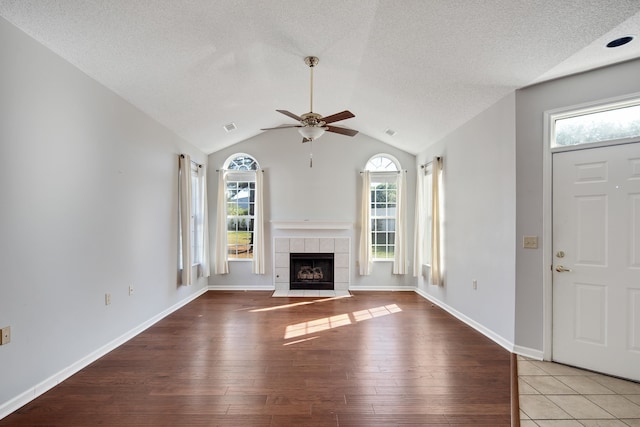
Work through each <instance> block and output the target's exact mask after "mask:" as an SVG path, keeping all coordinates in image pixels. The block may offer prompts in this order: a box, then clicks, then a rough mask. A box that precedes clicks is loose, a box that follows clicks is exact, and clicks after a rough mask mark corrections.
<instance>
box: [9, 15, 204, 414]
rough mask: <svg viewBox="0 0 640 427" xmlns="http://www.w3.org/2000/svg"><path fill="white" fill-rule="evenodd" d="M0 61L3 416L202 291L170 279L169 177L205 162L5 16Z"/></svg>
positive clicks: (173, 213)
mask: <svg viewBox="0 0 640 427" xmlns="http://www.w3.org/2000/svg"><path fill="white" fill-rule="evenodd" d="M0 63H2V72H1V73H0V183H1V185H0V203H1V206H2V207H1V208H0V236H1V237H0V254H1V256H0V271H1V272H2V279H1V285H0V326H3V327H4V326H9V325H10V326H11V329H12V342H11V343H10V344H8V345H5V346H2V347H0V366H2V368H3V369H2V375H1V377H2V380H1V381H0V417H2V416H3V415H6V414H7V410H12V409H16V408H14V407H12V406H11V405H12V404H14V403H20V402H22V403H24V401H23V400H24V398H26V397H29V398H32V397H33V395H34V393H38V392H41V391H43V389H44V388H46V387H48V386H51V385H53V384H55V382H56V381H57V380H59V379H60V378H63V377H64V375H65V372H63V371H64V370H65V369H67V368H70V367H72V365H74V364H76V365H74V367H76V368H77V367H79V366H78V365H77V363H80V364H82V361H83V360H84V361H86V360H88V359H87V358H89V359H90V357H91V354H92V353H93V352H95V351H99V349H101V348H103V346H105V345H108V344H109V343H110V342H112V341H113V340H116V339H117V338H118V337H121V336H123V335H125V334H127V333H129V332H130V331H132V330H134V329H135V328H137V327H139V326H140V325H143V324H144V323H145V322H148V321H149V320H150V319H153V318H154V317H156V316H158V315H160V314H162V313H163V312H165V311H166V310H168V309H170V308H171V307H173V306H175V305H176V304H180V303H182V302H184V301H186V300H188V299H190V298H192V297H193V296H194V295H197V294H198V293H199V292H201V291H202V290H204V289H206V280H200V281H199V282H198V283H196V284H195V285H193V286H190V287H184V286H178V285H177V266H176V265H177V202H176V200H177V178H176V176H177V155H178V154H179V153H181V152H186V153H189V154H191V156H192V158H194V160H196V161H199V162H206V160H207V158H206V156H205V155H204V154H203V153H201V152H199V151H198V150H196V149H195V148H194V147H193V146H191V145H189V144H187V143H185V142H184V141H182V140H180V139H179V138H178V137H176V136H175V135H174V134H173V133H172V132H170V131H168V130H167V129H165V128H163V127H161V126H160V125H158V124H157V123H156V122H154V121H152V120H151V119H150V118H149V117H148V116H146V115H144V114H143V113H141V112H140V111H138V110H136V109H135V108H133V107H132V106H131V105H130V104H128V103H127V102H125V101H124V100H122V99H121V98H119V97H118V96H116V95H115V94H114V93H112V92H110V91H108V90H106V89H105V88H104V87H103V86H101V85H99V84H98V83H96V82H95V81H93V80H92V79H90V78H89V77H87V76H86V75H85V74H83V73H82V72H80V71H79V70H78V69H76V68H74V67H73V66H72V65H70V64H69V63H67V62H65V61H63V60H62V59H60V58H59V57H58V56H56V55H55V54H54V53H52V52H51V51H49V50H48V49H46V48H45V47H43V46H42V45H40V44H38V43H36V42H35V41H33V40H32V39H30V38H29V37H27V36H26V35H25V34H24V33H22V32H20V31H19V30H17V29H16V28H15V27H13V26H12V25H10V24H8V23H7V22H6V21H5V20H3V19H0ZM129 285H132V286H133V287H134V295H133V296H129V295H128V286H129ZM107 292H110V293H111V295H112V304H111V305H110V306H105V293H107ZM68 373H69V371H66V374H68ZM16 399H17V400H16ZM21 399H22V400H21ZM27 400H28V399H27ZM12 402H13V403H12Z"/></svg>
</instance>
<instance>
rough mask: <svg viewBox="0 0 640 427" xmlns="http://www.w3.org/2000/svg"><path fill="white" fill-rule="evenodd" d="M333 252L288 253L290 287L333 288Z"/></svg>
mask: <svg viewBox="0 0 640 427" xmlns="http://www.w3.org/2000/svg"><path fill="white" fill-rule="evenodd" d="M333 258H334V254H333V253H306V252H305V253H290V254H289V272H290V278H289V285H290V289H323V290H333V289H334V284H333V269H334V267H333Z"/></svg>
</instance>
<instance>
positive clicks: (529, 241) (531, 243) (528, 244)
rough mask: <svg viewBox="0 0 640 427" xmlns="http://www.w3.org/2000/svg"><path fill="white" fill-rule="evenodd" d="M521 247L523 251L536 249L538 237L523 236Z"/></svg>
mask: <svg viewBox="0 0 640 427" xmlns="http://www.w3.org/2000/svg"><path fill="white" fill-rule="evenodd" d="M522 247H523V248H525V249H538V236H524V237H523V238H522Z"/></svg>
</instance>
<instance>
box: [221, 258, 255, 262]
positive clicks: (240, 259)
mask: <svg viewBox="0 0 640 427" xmlns="http://www.w3.org/2000/svg"><path fill="white" fill-rule="evenodd" d="M227 261H229V262H249V261H253V258H228V259H227Z"/></svg>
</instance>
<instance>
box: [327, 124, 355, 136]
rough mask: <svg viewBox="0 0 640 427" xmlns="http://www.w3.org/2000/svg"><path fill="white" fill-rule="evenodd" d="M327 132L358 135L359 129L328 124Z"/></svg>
mask: <svg viewBox="0 0 640 427" xmlns="http://www.w3.org/2000/svg"><path fill="white" fill-rule="evenodd" d="M327 132H333V133H339V134H340V135H347V136H356V135H357V134H358V131H357V130H353V129H347V128H341V127H339V126H327Z"/></svg>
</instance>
